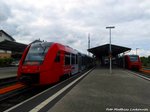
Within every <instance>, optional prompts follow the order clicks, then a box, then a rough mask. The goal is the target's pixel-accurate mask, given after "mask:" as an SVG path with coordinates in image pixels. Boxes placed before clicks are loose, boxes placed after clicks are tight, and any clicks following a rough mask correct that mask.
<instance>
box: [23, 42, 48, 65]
mask: <svg viewBox="0 0 150 112" xmlns="http://www.w3.org/2000/svg"><path fill="white" fill-rule="evenodd" d="M48 48H49V47H46V46H43V45H42V44H41V43H40V44H39V43H38V44H36V43H35V44H32V45H31V47H30V48H29V51H28V53H27V55H26V58H25V61H24V64H25V65H39V64H41V63H42V62H43V60H44V57H45V55H46V53H47V51H48Z"/></svg>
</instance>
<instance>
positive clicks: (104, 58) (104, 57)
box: [88, 44, 131, 66]
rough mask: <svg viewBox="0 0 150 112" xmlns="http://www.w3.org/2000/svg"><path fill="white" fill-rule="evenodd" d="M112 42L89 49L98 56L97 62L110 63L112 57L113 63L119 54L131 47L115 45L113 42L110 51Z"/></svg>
mask: <svg viewBox="0 0 150 112" xmlns="http://www.w3.org/2000/svg"><path fill="white" fill-rule="evenodd" d="M109 47H110V44H105V45H102V46H97V47H94V48H90V49H88V51H89V52H90V53H92V54H93V56H94V57H95V58H96V60H97V61H96V62H97V64H101V65H102V66H103V65H108V63H109V58H111V59H112V63H115V59H116V57H118V55H119V54H121V53H125V52H129V51H130V50H131V48H128V47H123V46H118V45H113V44H111V53H110V50H109V49H110V48H109Z"/></svg>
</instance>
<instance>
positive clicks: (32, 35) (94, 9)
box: [0, 0, 150, 56]
mask: <svg viewBox="0 0 150 112" xmlns="http://www.w3.org/2000/svg"><path fill="white" fill-rule="evenodd" d="M107 26H115V28H114V29H112V44H115V45H120V46H125V47H129V48H132V50H131V52H130V54H135V50H136V48H138V50H137V53H138V54H139V55H140V56H148V55H150V0H0V29H3V30H4V31H6V32H7V33H8V34H10V35H11V36H12V37H13V38H14V39H15V40H16V41H17V42H21V43H25V44H29V43H31V42H32V41H34V40H36V39H40V40H45V41H49V42H58V43H62V44H64V45H68V46H70V47H72V48H75V49H77V50H79V51H80V52H83V53H87V48H88V34H89V33H90V40H91V44H90V46H91V47H96V46H100V45H103V44H107V43H109V30H108V29H106V27H107Z"/></svg>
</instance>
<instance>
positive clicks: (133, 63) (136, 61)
mask: <svg viewBox="0 0 150 112" xmlns="http://www.w3.org/2000/svg"><path fill="white" fill-rule="evenodd" d="M128 63H129V64H128V67H129V69H133V70H140V69H141V61H140V58H139V56H138V55H129V62H128Z"/></svg>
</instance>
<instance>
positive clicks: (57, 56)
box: [55, 51, 60, 62]
mask: <svg viewBox="0 0 150 112" xmlns="http://www.w3.org/2000/svg"><path fill="white" fill-rule="evenodd" d="M55 62H60V51H58V52H57V54H56V58H55Z"/></svg>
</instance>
